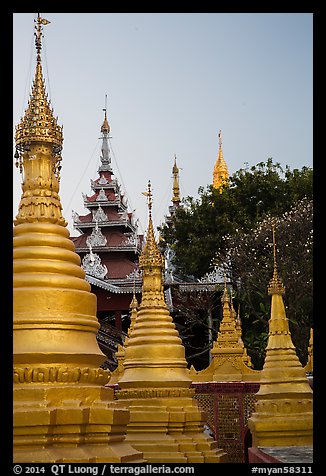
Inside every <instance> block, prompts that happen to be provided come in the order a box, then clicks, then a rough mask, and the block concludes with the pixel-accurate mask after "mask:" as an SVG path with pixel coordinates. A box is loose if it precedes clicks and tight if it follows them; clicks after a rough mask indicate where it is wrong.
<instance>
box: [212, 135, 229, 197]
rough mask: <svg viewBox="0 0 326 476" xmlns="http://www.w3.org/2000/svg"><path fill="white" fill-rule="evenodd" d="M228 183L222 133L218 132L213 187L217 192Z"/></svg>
mask: <svg viewBox="0 0 326 476" xmlns="http://www.w3.org/2000/svg"><path fill="white" fill-rule="evenodd" d="M228 181H229V170H228V166H227V163H226V162H225V160H224V157H223V151H222V132H221V130H219V133H218V154H217V159H216V162H215V165H214V170H213V187H214V188H216V189H217V190H220V191H221V189H222V186H223V185H225V184H227V183H228Z"/></svg>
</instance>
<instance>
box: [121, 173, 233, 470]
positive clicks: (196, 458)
mask: <svg viewBox="0 0 326 476" xmlns="http://www.w3.org/2000/svg"><path fill="white" fill-rule="evenodd" d="M144 195H145V196H147V200H148V201H147V203H148V229H147V236H146V243H145V246H144V248H143V251H142V254H141V256H140V258H139V267H140V268H141V269H142V270H143V285H142V300H141V303H140V306H139V308H138V312H137V316H136V319H135V322H134V325H133V329H132V330H131V333H130V336H129V338H128V345H127V346H126V347H125V360H124V373H123V375H122V377H121V378H120V379H119V381H118V384H119V387H120V390H118V391H117V392H116V396H117V398H118V401H119V402H120V403H121V405H126V404H127V406H128V408H129V409H130V422H129V425H128V428H127V436H126V441H128V442H129V443H130V444H131V445H132V446H133V447H134V448H136V449H138V451H142V452H143V454H144V458H145V459H146V460H147V461H148V462H160V463H165V462H169V463H194V462H197V463H201V462H202V463H204V462H222V461H223V462H224V461H225V457H226V455H225V453H224V452H223V451H222V450H219V449H217V443H216V442H215V441H213V439H211V438H209V437H208V436H206V435H205V434H204V432H203V428H204V414H203V413H202V412H201V411H200V410H199V408H198V405H197V402H196V400H195V398H194V397H193V396H194V390H193V389H191V388H190V386H191V379H190V377H189V375H188V370H187V361H186V359H185V349H184V347H183V345H182V341H181V339H180V337H179V333H178V331H177V329H176V326H175V324H174V323H173V319H172V317H171V315H170V313H169V310H168V307H167V305H166V304H165V301H164V292H163V278H162V272H163V268H164V258H163V256H162V255H161V253H160V251H159V249H158V246H157V243H156V241H155V237H154V230H153V223H152V190H151V184H150V182H149V183H148V190H147V192H144Z"/></svg>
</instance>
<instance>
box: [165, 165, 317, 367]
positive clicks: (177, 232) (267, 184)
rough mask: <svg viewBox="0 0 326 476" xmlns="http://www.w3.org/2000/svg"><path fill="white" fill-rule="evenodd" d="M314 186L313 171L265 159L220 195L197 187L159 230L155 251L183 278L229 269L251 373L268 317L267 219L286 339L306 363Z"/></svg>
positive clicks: (257, 364) (270, 257)
mask: <svg viewBox="0 0 326 476" xmlns="http://www.w3.org/2000/svg"><path fill="white" fill-rule="evenodd" d="M312 179H313V171H312V169H311V168H308V167H303V168H302V170H298V169H295V170H293V171H291V170H290V168H289V167H288V166H286V168H285V171H284V170H283V169H282V167H281V166H280V164H278V163H276V164H274V163H273V160H272V159H268V160H267V162H266V163H264V162H261V163H259V164H257V165H256V166H253V167H251V168H250V169H248V170H244V169H240V170H239V171H237V172H235V173H234V174H233V175H232V176H231V177H230V181H229V184H228V185H226V186H224V188H223V190H222V193H220V191H219V190H216V189H214V188H213V187H212V186H208V187H207V188H206V190H204V188H203V187H202V188H200V189H199V191H198V192H199V198H198V199H196V200H194V199H193V198H192V197H187V198H186V199H185V200H184V201H183V206H182V207H180V208H179V209H177V212H176V214H175V216H174V218H173V224H172V226H170V227H168V226H163V227H161V229H160V233H161V237H162V238H163V242H161V246H163V248H164V246H169V247H170V248H171V249H172V250H173V251H174V263H173V264H174V266H175V268H176V273H178V274H179V275H180V276H181V277H188V278H189V276H192V277H193V278H194V279H195V280H196V279H198V278H201V277H202V276H204V275H205V274H206V273H207V272H209V271H211V270H212V268H213V266H215V265H217V264H218V265H219V266H222V265H223V266H225V264H227V265H228V266H229V269H228V270H227V271H228V274H229V273H230V270H232V275H231V276H229V277H230V278H231V279H232V282H233V286H234V290H235V291H236V295H235V304H236V305H237V304H238V303H240V304H241V316H242V321H243V331H244V342H245V344H246V345H247V348H248V352H249V354H250V355H251V357H252V360H253V363H254V365H255V367H256V368H261V365H262V362H263V359H264V352H265V347H266V340H267V333H268V325H267V323H268V319H269V316H270V296H268V295H267V286H268V282H269V280H270V279H271V277H272V269H273V262H272V260H273V253H272V250H271V248H270V245H269V243H270V242H271V240H272V237H271V222H272V220H274V223H276V225H277V247H278V266H279V272H280V276H281V278H282V279H283V281H284V284H285V286H286V294H285V296H284V301H285V305H286V312H287V317H288V318H289V321H290V327H291V333H292V338H293V341H294V343H295V345H296V348H297V351H298V355H299V358H300V360H301V361H302V363H303V364H304V363H305V360H306V351H307V342H308V339H309V327H310V326H311V321H312V198H313V187H312V182H313V180H312ZM197 352H198V350H197Z"/></svg>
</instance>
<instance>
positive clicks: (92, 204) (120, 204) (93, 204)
mask: <svg viewBox="0 0 326 476" xmlns="http://www.w3.org/2000/svg"><path fill="white" fill-rule="evenodd" d="M83 199H84V200H83V201H84V207H85V208H93V207H94V208H95V207H98V204H99V203H100V204H101V206H102V207H113V206H114V207H119V208H122V209H123V211H125V210H127V206H126V205H125V204H124V203H123V202H122V201H121V200H119V199H115V200H107V199H106V200H93V201H91V200H90V197H88V196H87V195H86V196H84V197H83Z"/></svg>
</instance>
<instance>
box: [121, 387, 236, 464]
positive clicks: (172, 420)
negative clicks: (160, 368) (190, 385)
mask: <svg viewBox="0 0 326 476" xmlns="http://www.w3.org/2000/svg"><path fill="white" fill-rule="evenodd" d="M179 392H180V393H185V394H186V395H187V394H188V393H189V395H192V392H193V390H192V389H191V390H190V391H189V390H188V389H187V390H186V389H183V390H180V389H168V388H165V389H155V388H153V389H151V390H150V391H148V395H149V397H148V398H135V397H136V396H137V394H139V395H142V396H143V395H144V394H145V390H144V389H138V390H137V389H132V390H131V389H130V390H122V391H121V390H118V391H117V392H116V396H117V398H118V400H117V402H118V403H119V404H120V405H121V406H124V407H127V408H129V410H130V421H129V423H128V426H127V436H126V442H128V443H130V445H131V446H132V447H133V448H135V449H136V450H138V451H140V452H142V453H143V456H144V459H146V461H148V462H149V463H222V462H227V454H226V453H225V452H224V451H223V450H222V449H219V448H218V444H217V442H216V441H215V440H214V439H213V438H211V437H210V436H208V435H206V434H205V433H204V432H203V431H202V429H203V427H204V423H205V414H204V412H202V411H201V410H199V408H198V406H197V402H196V400H195V399H193V398H190V397H188V396H186V397H180V396H177V397H171V396H168V397H160V398H158V397H156V398H155V397H153V396H152V395H155V394H160V395H162V394H165V393H166V394H167V395H170V394H171V393H172V394H173V393H175V394H179ZM130 395H132V396H133V397H134V398H133V399H129V398H127V399H125V398H124V397H125V396H130Z"/></svg>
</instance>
